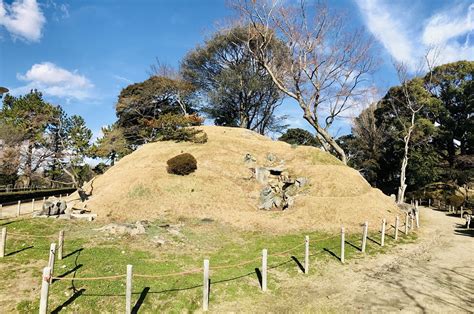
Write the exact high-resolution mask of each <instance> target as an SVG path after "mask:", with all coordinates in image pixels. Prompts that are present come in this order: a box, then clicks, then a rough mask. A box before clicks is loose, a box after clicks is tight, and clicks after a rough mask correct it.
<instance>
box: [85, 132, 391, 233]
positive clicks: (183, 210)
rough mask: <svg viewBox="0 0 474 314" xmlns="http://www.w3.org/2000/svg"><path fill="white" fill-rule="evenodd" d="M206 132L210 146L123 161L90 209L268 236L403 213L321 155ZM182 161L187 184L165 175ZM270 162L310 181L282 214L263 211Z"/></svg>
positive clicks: (177, 146) (146, 149)
mask: <svg viewBox="0 0 474 314" xmlns="http://www.w3.org/2000/svg"><path fill="white" fill-rule="evenodd" d="M202 129H203V130H204V131H205V132H206V133H207V135H208V138H209V140H208V142H207V143H205V144H193V143H174V142H157V143H151V144H147V145H144V146H142V147H141V148H139V149H138V150H137V151H135V152H134V153H132V154H130V155H128V156H126V157H124V158H123V159H122V160H120V161H119V162H118V163H116V165H115V166H114V167H112V168H110V169H109V170H108V171H107V172H106V173H104V174H103V175H101V176H99V177H97V178H95V179H94V180H93V181H91V182H89V183H88V184H87V185H86V186H85V189H86V191H87V192H88V193H92V196H91V197H90V198H89V200H88V204H87V207H88V209H89V210H92V211H93V212H95V213H97V214H98V219H99V220H101V219H102V220H114V221H136V220H141V219H147V220H152V219H157V218H171V219H173V218H178V217H186V218H198V219H203V218H211V219H214V220H217V221H220V222H223V223H228V224H231V225H233V226H237V227H240V228H244V229H250V230H266V231H271V232H291V231H297V230H314V229H319V230H335V229H337V228H339V227H340V226H341V224H344V225H345V226H358V225H359V224H360V223H361V222H363V221H365V220H368V221H369V222H370V223H371V225H372V226H374V225H377V226H378V225H379V223H380V221H381V219H382V218H384V217H385V218H387V219H388V221H391V220H392V218H393V217H394V216H395V215H396V214H397V213H399V210H398V208H397V207H396V206H395V204H394V202H393V200H392V199H391V198H390V197H387V196H385V195H384V194H383V193H382V192H380V191H379V190H377V189H373V188H371V187H370V185H369V184H368V183H367V182H366V181H365V180H364V178H363V177H362V176H361V175H360V174H359V173H358V172H357V171H356V170H354V169H352V168H350V167H347V166H344V165H343V164H342V163H340V162H339V161H338V160H337V159H336V158H335V157H333V156H331V155H330V154H327V153H325V152H322V151H321V150H319V149H317V148H314V147H306V146H298V147H292V146H291V145H289V144H286V143H284V142H277V141H273V140H271V139H269V138H267V137H264V136H261V135H259V134H257V133H255V132H252V131H249V130H245V129H239V128H226V127H216V126H205V127H202ZM180 153H190V154H192V155H193V156H194V157H196V159H197V163H198V168H197V170H196V171H195V172H193V173H192V174H190V175H188V176H177V175H172V174H169V173H167V170H166V168H167V164H166V161H167V160H168V159H170V158H172V157H173V156H176V155H178V154H180ZM249 156H251V157H249ZM249 159H250V160H249ZM268 162H273V163H278V164H279V165H280V166H284V167H285V169H286V171H287V172H288V173H289V174H290V176H292V177H294V178H298V177H304V178H307V179H308V184H306V185H305V187H304V188H302V189H301V190H300V191H298V193H297V195H296V196H294V198H293V200H292V206H291V207H290V208H288V209H287V210H285V211H264V210H260V209H259V199H260V194H261V191H262V188H263V186H262V183H259V182H257V180H256V179H255V173H254V171H253V172H252V169H251V168H252V166H253V167H256V166H265V164H267V163H268ZM252 164H253V165H252ZM253 170H255V169H253Z"/></svg>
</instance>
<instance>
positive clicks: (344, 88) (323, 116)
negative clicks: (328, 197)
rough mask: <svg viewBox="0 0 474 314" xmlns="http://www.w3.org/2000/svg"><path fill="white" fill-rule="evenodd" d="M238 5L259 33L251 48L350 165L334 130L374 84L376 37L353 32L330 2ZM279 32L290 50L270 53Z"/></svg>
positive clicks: (253, 30) (261, 0)
mask: <svg viewBox="0 0 474 314" xmlns="http://www.w3.org/2000/svg"><path fill="white" fill-rule="evenodd" d="M235 8H236V9H237V11H238V12H240V14H241V17H242V23H243V24H244V25H248V28H249V32H250V33H251V34H252V35H253V37H252V36H250V40H249V41H248V43H247V44H248V47H249V49H250V50H251V51H252V53H253V54H254V55H255V56H256V58H257V59H258V60H259V62H260V63H261V64H262V65H263V67H264V68H265V69H266V71H267V72H268V73H269V75H270V76H271V78H272V79H273V81H274V83H275V84H276V85H277V86H278V88H279V89H280V90H281V91H282V92H283V93H284V94H286V95H287V96H289V97H290V98H292V99H294V100H296V101H297V103H298V104H299V106H300V107H301V109H302V110H303V117H304V119H305V120H306V121H307V122H308V123H309V124H310V125H311V126H312V127H313V128H314V129H315V131H316V134H317V137H318V138H319V139H320V140H321V141H322V143H323V144H324V146H325V147H326V149H328V150H331V151H333V152H334V153H335V154H336V155H337V156H338V157H339V159H340V160H341V161H342V162H344V163H346V162H347V157H346V153H345V152H344V150H343V149H342V148H341V147H340V146H339V145H338V144H337V142H336V141H335V139H334V137H333V136H332V135H331V134H330V132H329V128H330V127H331V126H332V124H333V123H334V121H335V120H336V119H337V118H338V117H339V116H340V115H341V114H343V113H344V112H346V111H347V110H349V109H350V108H351V107H352V106H353V105H354V104H356V103H357V102H358V98H359V97H361V96H363V95H364V94H365V92H366V91H367V89H368V88H369V86H368V84H367V76H368V74H370V73H371V72H372V70H374V68H375V66H376V62H375V58H374V57H373V53H372V47H373V39H372V38H371V37H369V36H367V35H366V33H365V32H364V31H363V30H362V29H357V30H349V28H348V23H347V19H346V18H345V17H344V16H342V15H338V14H336V13H334V12H332V11H330V10H329V9H328V8H327V7H326V6H325V5H320V4H318V5H316V6H315V7H307V6H306V3H305V1H304V0H300V1H299V3H298V5H283V4H281V3H279V1H277V0H273V1H268V0H251V1H249V0H241V1H240V2H238V3H237V4H236V5H235ZM275 36H276V37H277V38H279V39H280V40H282V41H283V42H284V43H285V46H286V49H285V50H284V51H281V52H280V53H277V52H275V51H272V53H268V49H266V47H267V45H269V43H270V42H272V39H273V38H274V37H275Z"/></svg>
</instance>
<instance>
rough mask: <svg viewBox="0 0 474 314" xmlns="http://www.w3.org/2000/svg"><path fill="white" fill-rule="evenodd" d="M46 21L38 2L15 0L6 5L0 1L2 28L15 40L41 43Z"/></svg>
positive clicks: (0, 24)
mask: <svg viewBox="0 0 474 314" xmlns="http://www.w3.org/2000/svg"><path fill="white" fill-rule="evenodd" d="M45 22H46V19H45V17H44V15H43V12H42V11H41V9H40V7H39V5H38V3H37V2H36V0H15V1H13V3H12V4H10V5H9V4H6V3H4V2H3V0H0V26H3V27H5V28H6V29H7V31H8V32H9V33H10V34H11V35H12V37H13V38H20V39H23V40H26V41H39V40H40V38H41V35H42V29H43V25H44V23H45Z"/></svg>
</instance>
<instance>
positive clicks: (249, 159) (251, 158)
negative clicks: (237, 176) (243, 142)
mask: <svg viewBox="0 0 474 314" xmlns="http://www.w3.org/2000/svg"><path fill="white" fill-rule="evenodd" d="M256 161H257V158H255V157H254V156H252V155H251V154H249V153H247V154H245V157H244V162H245V163H253V162H256Z"/></svg>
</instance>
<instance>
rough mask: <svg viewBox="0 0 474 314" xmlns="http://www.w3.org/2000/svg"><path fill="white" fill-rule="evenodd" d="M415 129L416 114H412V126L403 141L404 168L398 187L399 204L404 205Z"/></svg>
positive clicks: (402, 168) (401, 171) (401, 169)
mask: <svg viewBox="0 0 474 314" xmlns="http://www.w3.org/2000/svg"><path fill="white" fill-rule="evenodd" d="M414 127H415V112H412V114H411V125H410V127H409V128H408V132H407V135H405V137H404V138H403V141H404V142H405V148H404V151H403V159H402V166H401V168H400V186H399V187H398V198H397V203H398V204H401V203H403V202H404V200H405V191H406V189H407V184H406V171H407V166H408V152H409V148H410V139H411V133H412V132H413V128H414Z"/></svg>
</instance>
